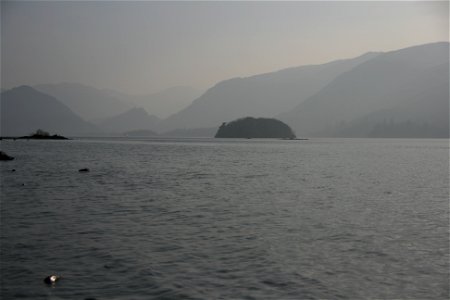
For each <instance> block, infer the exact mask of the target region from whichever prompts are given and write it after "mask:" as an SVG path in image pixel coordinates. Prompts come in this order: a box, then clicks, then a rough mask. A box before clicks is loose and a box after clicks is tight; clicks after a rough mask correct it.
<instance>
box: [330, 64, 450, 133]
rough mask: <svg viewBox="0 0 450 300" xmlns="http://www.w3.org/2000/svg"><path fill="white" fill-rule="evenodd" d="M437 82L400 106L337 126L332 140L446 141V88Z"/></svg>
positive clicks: (442, 79) (447, 109)
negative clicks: (362, 138) (384, 138)
mask: <svg viewBox="0 0 450 300" xmlns="http://www.w3.org/2000/svg"><path fill="white" fill-rule="evenodd" d="M443 69H444V71H443V72H442V73H441V74H442V77H441V78H439V79H441V80H439V79H438V80H436V84H437V85H436V86H433V87H431V88H429V89H428V90H425V91H423V92H421V93H419V94H416V95H414V96H413V97H411V98H409V99H407V101H403V102H402V103H400V104H398V105H396V106H394V107H392V108H387V109H382V110H379V111H376V112H373V113H370V114H368V115H365V116H364V117H361V118H358V119H356V120H354V121H352V122H350V123H349V124H341V126H339V127H338V128H337V129H336V132H335V134H334V135H335V136H344V137H367V136H369V137H435V138H438V137H439V138H441V137H449V86H448V83H443V82H442V81H444V80H445V78H446V75H445V72H447V78H448V65H447V66H446V67H444V68H443Z"/></svg>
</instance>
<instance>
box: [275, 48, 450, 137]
mask: <svg viewBox="0 0 450 300" xmlns="http://www.w3.org/2000/svg"><path fill="white" fill-rule="evenodd" d="M448 53H449V44H448V43H447V42H442V43H433V44H427V45H421V46H415V47H410V48H405V49H401V50H397V51H392V52H387V53H384V54H380V55H378V56H377V57H375V58H373V59H371V60H368V61H366V62H364V63H362V64H360V65H358V66H356V67H355V68H353V69H351V70H349V71H348V72H345V73H342V74H341V75H339V76H337V77H336V79H334V80H333V81H332V82H331V83H329V84H328V85H327V86H326V87H324V88H322V89H321V90H320V91H319V92H317V93H316V94H314V95H313V96H311V97H309V98H308V99H307V100H306V101H303V102H302V103H300V104H299V105H298V106H297V107H295V108H294V109H293V110H291V111H290V112H288V113H285V114H281V115H280V116H279V118H280V119H281V120H283V121H285V122H286V123H288V124H289V125H290V126H291V127H292V128H293V129H294V130H295V132H296V133H297V135H298V136H333V135H334V134H335V133H336V131H339V129H343V128H344V127H345V126H346V124H348V123H349V122H352V121H354V120H356V119H358V118H363V117H364V116H366V115H369V114H371V113H375V112H377V111H379V112H377V114H378V115H379V116H383V117H382V118H384V117H387V118H394V119H398V120H399V121H400V120H407V119H408V118H413V116H414V118H415V119H417V118H416V117H417V116H416V115H421V114H425V111H424V110H421V109H420V108H421V107H426V106H427V105H430V106H431V105H434V104H435V103H440V105H438V107H440V108H442V105H441V104H442V103H443V102H445V101H447V102H448V80H449V75H448V61H449V57H448ZM442 87H443V90H445V87H446V88H447V94H445V93H444V92H442V90H441V89H442ZM438 88H439V91H434V89H438ZM445 97H446V98H445ZM444 98H445V99H444ZM444 100H445V101H444ZM432 103H433V104H432ZM382 110H385V111H384V112H382ZM387 111H390V113H387ZM427 111H429V110H427ZM428 113H429V114H432V112H431V111H429V112H428ZM444 113H445V114H447V115H448V105H447V109H446V110H444ZM400 115H402V117H401V118H400ZM374 116H375V115H373V116H371V118H375V117H374ZM432 118H434V116H432V117H431V119H432ZM439 118H441V117H439ZM427 119H430V118H427ZM411 120H412V119H411ZM341 133H342V131H341Z"/></svg>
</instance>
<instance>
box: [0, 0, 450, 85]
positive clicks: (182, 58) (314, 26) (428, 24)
mask: <svg viewBox="0 0 450 300" xmlns="http://www.w3.org/2000/svg"><path fill="white" fill-rule="evenodd" d="M448 39H449V32H448V2H447V1H442V2H432V1H427V2H404V1H397V2H375V1H372V2H361V1H359V2H358V1H353V2H188V1H184V2H127V1H117V2H113V1H93V2H62V1H56V2H4V1H2V5H1V71H2V74H1V75H2V76H1V81H2V86H3V87H6V88H10V87H13V86H17V85H21V84H38V83H58V82H79V83H83V84H88V85H92V86H96V87H99V88H114V89H117V90H121V91H125V92H130V93H148V92H156V91H159V90H162V89H164V88H167V87H171V86H176V85H188V86H193V87H196V88H199V89H206V88H208V87H210V86H211V85H213V84H215V83H217V82H218V81H220V80H223V79H227V78H231V77H244V76H249V75H253V74H258V73H264V72H270V71H275V70H278V69H282V68H286V67H292V66H299V65H305V64H315V63H322V62H327V61H330V60H334V59H339V58H347V57H353V56H357V55H360V54H362V53H364V52H367V51H386V50H393V49H398V48H403V47H407V46H410V45H416V44H423V43H428V42H434V41H444V40H448Z"/></svg>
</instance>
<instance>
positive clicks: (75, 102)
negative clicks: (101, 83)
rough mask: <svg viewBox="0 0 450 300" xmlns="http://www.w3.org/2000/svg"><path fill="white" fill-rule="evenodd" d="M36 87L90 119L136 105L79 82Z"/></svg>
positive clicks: (110, 114)
mask: <svg viewBox="0 0 450 300" xmlns="http://www.w3.org/2000/svg"><path fill="white" fill-rule="evenodd" d="M34 88H35V89H37V90H39V91H41V92H43V93H46V94H48V95H51V96H53V97H55V98H56V99H58V100H60V101H61V102H62V103H64V104H65V105H67V106H68V107H69V108H70V109H71V110H72V111H73V112H75V113H76V114H77V115H79V116H80V117H82V118H83V119H85V120H88V121H95V120H100V119H105V118H109V117H112V116H115V115H117V114H120V113H123V112H125V111H127V110H128V109H131V108H132V107H133V106H134V105H133V104H131V103H128V102H126V101H122V100H120V99H118V98H116V97H114V96H111V95H110V94H109V93H107V92H105V91H102V90H99V89H96V88H93V87H90V86H86V85H82V84H78V83H59V84H41V85H36V86H35V87H34Z"/></svg>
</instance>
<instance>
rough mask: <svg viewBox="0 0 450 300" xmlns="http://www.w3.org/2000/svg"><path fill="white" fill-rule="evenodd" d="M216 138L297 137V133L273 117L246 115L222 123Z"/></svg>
mask: <svg viewBox="0 0 450 300" xmlns="http://www.w3.org/2000/svg"><path fill="white" fill-rule="evenodd" d="M214 137H216V138H282V139H295V138H296V136H295V133H294V132H293V131H292V129H291V128H290V127H289V126H288V125H287V124H285V123H283V122H281V121H280V120H277V119H271V118H254V117H245V118H241V119H237V120H234V121H231V122H229V123H225V122H224V123H222V125H221V126H220V127H219V129H218V130H217V133H216V135H215V136H214Z"/></svg>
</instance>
